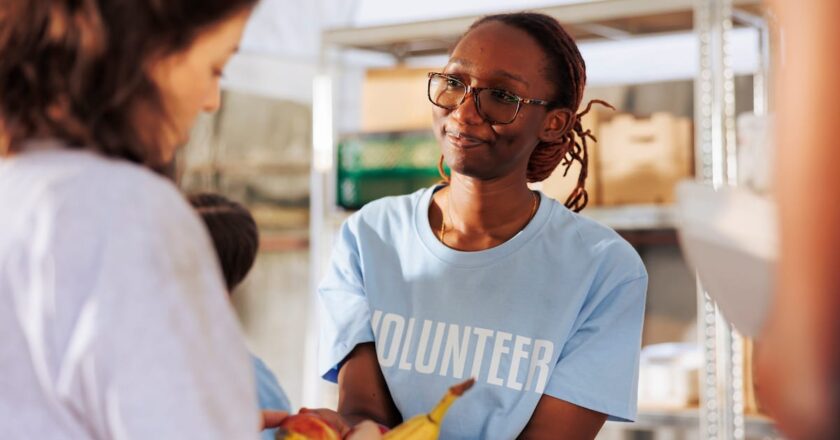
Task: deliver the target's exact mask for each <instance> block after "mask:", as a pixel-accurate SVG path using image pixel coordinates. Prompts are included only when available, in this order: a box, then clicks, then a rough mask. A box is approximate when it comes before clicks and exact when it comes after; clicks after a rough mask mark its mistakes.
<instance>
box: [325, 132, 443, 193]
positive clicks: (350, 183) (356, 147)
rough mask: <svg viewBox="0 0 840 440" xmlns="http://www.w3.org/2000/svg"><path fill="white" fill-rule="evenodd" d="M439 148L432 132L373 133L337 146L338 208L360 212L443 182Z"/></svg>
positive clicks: (349, 139) (353, 138) (345, 140)
mask: <svg viewBox="0 0 840 440" xmlns="http://www.w3.org/2000/svg"><path fill="white" fill-rule="evenodd" d="M439 158H440V149H439V147H438V145H437V141H436V140H435V138H434V136H433V135H432V134H431V133H426V132H423V133H409V134H370V135H360V136H354V137H350V138H347V139H344V140H343V141H342V142H341V143H340V144H339V146H338V179H337V186H338V187H337V188H336V194H337V199H338V204H339V206H342V207H344V208H347V209H358V208H361V207H362V206H364V205H365V204H366V203H368V202H371V201H373V200H376V199H379V198H382V197H386V196H394V195H401V194H409V193H412V192H414V191H416V190H418V189H420V188H424V187H428V186H431V185H433V184H434V183H435V182H438V181H440V180H441V178H440V175H439V174H438V170H437V163H438V159H439Z"/></svg>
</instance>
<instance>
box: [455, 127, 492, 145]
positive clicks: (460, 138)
mask: <svg viewBox="0 0 840 440" xmlns="http://www.w3.org/2000/svg"><path fill="white" fill-rule="evenodd" d="M445 133H446V139H447V141H449V143H450V144H452V146H454V147H457V148H475V147H479V146H481V145H487V144H488V142H487V141H485V140H484V139H481V138H477V137H475V136H470V135H468V134H464V133H461V132H459V131H457V130H446V132H445Z"/></svg>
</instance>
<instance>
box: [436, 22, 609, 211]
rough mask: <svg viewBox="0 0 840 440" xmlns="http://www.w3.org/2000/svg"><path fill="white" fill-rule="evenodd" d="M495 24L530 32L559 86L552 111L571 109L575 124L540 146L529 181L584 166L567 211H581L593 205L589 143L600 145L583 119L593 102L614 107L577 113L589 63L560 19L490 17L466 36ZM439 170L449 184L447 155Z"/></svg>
mask: <svg viewBox="0 0 840 440" xmlns="http://www.w3.org/2000/svg"><path fill="white" fill-rule="evenodd" d="M492 21H498V22H501V23H504V24H506V25H508V26H512V27H515V28H517V29H520V30H522V31H524V32H526V33H527V34H528V35H530V36H531V38H533V39H534V40H535V41H536V42H537V44H539V45H540V47H541V48H542V49H543V50H544V51H545V53H546V55H547V57H546V58H547V60H548V72H547V75H548V79H549V80H550V81H551V82H552V83H553V84H555V85H556V90H555V96H554V99H553V100H552V102H551V105H550V107H549V108H550V109H555V108H563V109H568V110H570V111H571V112H572V115H573V116H574V121H572V125H571V129H570V130H569V131H568V132H567V133H566V134H564V135H563V137H562V139H561V140H560V142H557V143H540V144H539V145H537V148H536V149H535V150H534V152H533V153H532V154H531V157H530V159H529V160H528V170H527V178H528V182H540V181H543V180H545V179H546V178H548V176H550V175H551V173H552V172H554V169H555V168H557V166H558V165H562V166H563V167H565V169H564V171H563V175H564V176H565V175H566V174H567V173H568V172H569V169H570V168H571V166H572V164H574V162H578V163H580V175H579V176H578V181H577V185H576V186H575V188H574V189H573V190H572V193H571V194H569V197H568V198H567V199H566V202H565V205H566V207H567V208H569V209H571V210H573V211H575V212H579V211H580V210H582V209H583V208H584V207H585V206H586V204H587V203H588V202H589V194H588V193H587V192H586V188H585V184H586V177H587V176H588V174H589V153H588V149H587V145H586V140H587V138H589V139H591V140H593V141H596V142H597V139H595V136H593V135H592V133H591V132H590V130H584V129H583V126H582V125H581V118H583V116H584V115H585V114H587V113H588V112H589V110H590V109H591V108H592V104H593V103H598V104H601V105H604V106H607V107H609V108H613V107H612V106H611V105H609V104H607V103H606V102H604V101H600V100H593V101H590V102H589V104H588V105H587V106H586V109H584V111H582V112H580V113H577V110H578V108H580V104H581V101H582V100H583V89H584V86H586V63H585V62H584V61H583V57H582V56H581V54H580V51H578V48H577V44H575V41H574V39H572V37H571V36H570V35H569V34H568V33H567V32H566V30H565V29H563V26H561V25H560V23H559V22H558V21H557V20H555V19H554V18H552V17H550V16H548V15H545V14H539V13H534V12H517V13H510V14H496V15H488V16H486V17H483V18H481V19H479V20H478V21H476V22H475V23H473V24H472V26H470V28H469V29H468V30H467V32H465V33H464V35H467V34H469V33H470V31H472V30H473V29H475V28H477V27H479V26H481V25H482V24H485V23H488V22H492ZM461 38H463V36H462V37H461ZM438 170H439V171H440V173H441V175H442V176H443V178H444V180H445V181H448V180H449V178H448V177H447V176H446V174H445V172H444V170H443V156H441V159H440V162H439V163H438Z"/></svg>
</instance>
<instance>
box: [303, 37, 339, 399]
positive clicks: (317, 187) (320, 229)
mask: <svg viewBox="0 0 840 440" xmlns="http://www.w3.org/2000/svg"><path fill="white" fill-rule="evenodd" d="M332 55H333V54H332V52H331V49H330V48H329V47H322V49H321V57H320V63H319V64H320V65H319V73H318V75H317V76H316V77H315V79H314V80H313V85H312V88H313V90H312V167H311V170H310V178H309V182H310V196H309V295H310V297H309V301H308V308H309V317H308V318H309V319H308V320H307V323H308V325H307V328H306V353H305V356H304V361H303V369H304V374H303V399H302V402H301V403H302V405H303V406H306V407H316V408H317V407H322V406H325V404H324V402H323V396H324V392H323V390H324V384H323V382H322V380H321V378H320V377H318V374H317V371H318V345H319V322H320V317H319V315H320V314H319V302H318V295H317V287H318V283H319V282H320V280H321V277H322V275H323V273H324V264H325V262H326V261H327V259H328V256H329V252H330V248H331V244H332V243H331V242H330V240H329V239H328V238H325V234H324V232H325V230H326V228H327V227H329V215H330V213H331V211H332V208H333V206H334V203H333V201H332V197H331V194H332V192H331V191H330V187H329V182H330V181H331V179H330V176H331V175H332V174H333V168H334V167H335V163H334V160H333V156H334V150H335V146H334V143H335V123H334V112H333V109H334V105H335V96H334V93H333V82H334V75H333V74H334V71H335V69H334V66H333V58H332Z"/></svg>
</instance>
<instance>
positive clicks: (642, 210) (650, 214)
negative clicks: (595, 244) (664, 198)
mask: <svg viewBox="0 0 840 440" xmlns="http://www.w3.org/2000/svg"><path fill="white" fill-rule="evenodd" d="M675 212H676V211H675V209H674V207H673V206H672V205H623V206H592V207H587V208H586V209H584V210H583V211H581V214H582V215H584V216H586V217H589V218H591V219H593V220H595V221H598V222H600V223H603V224H605V225H607V226H609V227H611V228H613V229H615V230H621V231H644V230H657V229H673V228H675V227H676V214H675Z"/></svg>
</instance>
